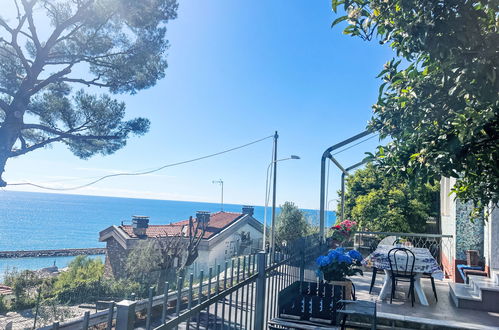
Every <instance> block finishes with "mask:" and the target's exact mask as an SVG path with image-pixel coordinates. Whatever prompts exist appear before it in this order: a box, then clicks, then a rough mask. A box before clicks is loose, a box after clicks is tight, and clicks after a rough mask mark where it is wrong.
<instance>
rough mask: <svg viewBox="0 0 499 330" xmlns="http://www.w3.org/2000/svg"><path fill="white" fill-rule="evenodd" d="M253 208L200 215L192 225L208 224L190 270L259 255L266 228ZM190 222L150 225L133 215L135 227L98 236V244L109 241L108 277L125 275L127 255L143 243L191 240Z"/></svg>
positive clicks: (117, 228) (106, 263) (109, 229)
mask: <svg viewBox="0 0 499 330" xmlns="http://www.w3.org/2000/svg"><path fill="white" fill-rule="evenodd" d="M253 213H254V208H253V207H250V206H244V207H243V208H242V212H241V213H233V212H223V211H222V212H216V213H211V214H210V213H209V212H197V213H196V218H193V222H197V221H198V220H199V221H205V222H206V227H205V228H206V229H205V232H204V235H203V237H202V238H201V241H200V243H199V246H198V257H197V259H196V260H195V261H194V263H193V264H192V265H191V267H190V268H191V271H192V272H195V273H197V272H198V271H199V270H207V269H208V268H210V267H214V268H215V267H216V265H218V264H220V265H222V264H223V263H224V262H225V260H229V259H230V258H232V257H234V256H238V255H245V254H250V253H253V252H256V251H257V250H259V249H260V247H261V246H262V238H263V226H262V224H261V223H260V222H259V221H258V220H256V219H255V218H254V217H253ZM188 228H189V220H183V221H178V222H173V223H170V224H167V225H149V218H148V217H143V216H134V217H133V219H132V225H124V224H121V225H120V226H111V227H108V228H106V229H104V230H103V231H101V232H100V233H99V241H100V242H106V262H105V265H106V274H107V275H112V276H114V277H115V278H121V277H124V276H125V263H126V259H127V256H128V253H129V252H130V251H131V250H132V249H133V248H134V246H136V244H137V243H138V242H140V241H141V240H148V239H167V238H168V237H171V236H181V237H185V239H188V234H187V233H188Z"/></svg>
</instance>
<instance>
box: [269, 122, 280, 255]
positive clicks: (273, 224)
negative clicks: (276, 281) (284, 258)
mask: <svg viewBox="0 0 499 330" xmlns="http://www.w3.org/2000/svg"><path fill="white" fill-rule="evenodd" d="M278 138H279V135H278V134H277V131H276V132H275V134H274V187H273V193H272V228H271V232H270V258H271V260H273V253H272V252H273V251H274V245H275V204H276V188H277V187H276V186H277V139H278Z"/></svg>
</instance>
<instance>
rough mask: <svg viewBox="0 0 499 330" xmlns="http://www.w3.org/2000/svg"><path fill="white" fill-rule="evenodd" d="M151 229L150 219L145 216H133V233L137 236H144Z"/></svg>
mask: <svg viewBox="0 0 499 330" xmlns="http://www.w3.org/2000/svg"><path fill="white" fill-rule="evenodd" d="M147 227H149V217H147V216H143V215H134V216H132V228H133V233H134V234H135V235H137V236H144V235H145V234H146V229H147Z"/></svg>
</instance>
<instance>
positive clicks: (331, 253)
mask: <svg viewBox="0 0 499 330" xmlns="http://www.w3.org/2000/svg"><path fill="white" fill-rule="evenodd" d="M340 255H341V253H339V252H338V251H336V250H330V251H329V253H328V254H327V256H328V257H329V259H330V260H331V262H334V261H335V260H336V259H338V257H339V256H340Z"/></svg>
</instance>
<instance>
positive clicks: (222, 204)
mask: <svg viewBox="0 0 499 330" xmlns="http://www.w3.org/2000/svg"><path fill="white" fill-rule="evenodd" d="M212 183H218V184H219V185H220V186H222V194H221V195H222V197H221V198H222V201H221V203H220V211H222V212H223V211H224V182H223V180H222V179H218V180H213V181H212Z"/></svg>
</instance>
